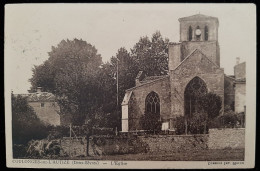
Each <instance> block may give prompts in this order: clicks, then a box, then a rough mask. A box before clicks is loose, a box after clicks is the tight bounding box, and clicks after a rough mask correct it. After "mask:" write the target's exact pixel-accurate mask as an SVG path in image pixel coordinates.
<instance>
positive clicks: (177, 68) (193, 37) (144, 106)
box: [122, 14, 245, 132]
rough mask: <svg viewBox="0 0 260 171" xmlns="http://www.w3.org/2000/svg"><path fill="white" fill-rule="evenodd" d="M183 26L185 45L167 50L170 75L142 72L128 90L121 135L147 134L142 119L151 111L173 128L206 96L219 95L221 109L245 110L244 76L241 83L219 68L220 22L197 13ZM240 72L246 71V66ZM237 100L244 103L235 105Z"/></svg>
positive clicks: (123, 110)
mask: <svg viewBox="0 0 260 171" xmlns="http://www.w3.org/2000/svg"><path fill="white" fill-rule="evenodd" d="M179 22H180V42H178V43H170V44H169V46H168V48H169V49H168V55H169V63H168V68H169V72H168V74H167V75H163V76H150V77H146V76H145V74H144V73H143V72H142V71H140V72H139V73H138V75H137V77H136V80H135V81H136V86H135V87H133V88H130V89H128V90H126V93H125V97H124V99H123V102H122V132H128V131H134V130H142V126H141V124H140V118H141V116H142V115H144V113H146V112H151V113H155V114H159V115H160V119H161V121H162V122H163V123H165V124H167V125H168V126H167V129H170V130H171V129H173V128H174V118H176V117H177V116H184V115H188V114H190V113H192V112H194V110H196V103H198V102H197V101H196V98H198V97H199V96H200V95H203V94H205V93H210V92H211V93H214V94H217V95H218V96H219V97H220V98H221V100H222V108H224V106H225V105H229V106H236V108H239V110H240V111H241V106H243V107H244V106H245V74H244V75H243V77H244V78H239V80H236V77H235V76H227V75H225V74H224V69H223V68H221V67H220V48H219V43H218V27H219V21H218V18H216V17H211V16H205V15H202V14H197V15H193V16H190V17H184V18H180V19H179ZM236 68H239V67H235V69H236ZM241 70H242V71H241ZM239 71H241V72H242V73H245V65H243V66H241V67H240V69H239ZM241 72H238V73H241ZM238 83H239V86H240V85H242V86H243V85H244V87H243V88H242V89H243V90H242V92H243V93H242V94H243V95H240V96H239V97H237V96H236V95H235V93H236V88H235V87H236V84H238ZM239 90H241V88H239ZM240 92H241V91H240ZM236 98H239V103H240V104H236V102H235V101H236ZM243 98H244V100H243Z"/></svg>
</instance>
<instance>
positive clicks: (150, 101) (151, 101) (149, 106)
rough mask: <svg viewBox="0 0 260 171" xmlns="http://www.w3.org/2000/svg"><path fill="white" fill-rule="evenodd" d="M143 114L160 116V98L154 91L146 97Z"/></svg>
mask: <svg viewBox="0 0 260 171" xmlns="http://www.w3.org/2000/svg"><path fill="white" fill-rule="evenodd" d="M145 112H146V113H152V114H156V115H160V98H159V96H158V94H157V93H155V92H154V91H152V92H151V93H149V94H148V95H147V96H146V99H145Z"/></svg>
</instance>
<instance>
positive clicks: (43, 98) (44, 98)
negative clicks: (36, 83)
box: [14, 92, 56, 102]
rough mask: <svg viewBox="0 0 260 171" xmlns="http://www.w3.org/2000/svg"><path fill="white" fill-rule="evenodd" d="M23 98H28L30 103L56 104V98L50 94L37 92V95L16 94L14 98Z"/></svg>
mask: <svg viewBox="0 0 260 171" xmlns="http://www.w3.org/2000/svg"><path fill="white" fill-rule="evenodd" d="M18 95H20V96H22V97H26V98H27V100H28V102H54V101H55V99H56V98H55V96H54V94H52V93H49V92H40V93H39V92H36V93H28V94H14V96H18Z"/></svg>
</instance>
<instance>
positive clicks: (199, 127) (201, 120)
mask: <svg viewBox="0 0 260 171" xmlns="http://www.w3.org/2000/svg"><path fill="white" fill-rule="evenodd" d="M188 132H189V133H191V134H204V133H208V125H207V118H206V114H205V113H194V114H193V116H192V117H191V118H189V119H188Z"/></svg>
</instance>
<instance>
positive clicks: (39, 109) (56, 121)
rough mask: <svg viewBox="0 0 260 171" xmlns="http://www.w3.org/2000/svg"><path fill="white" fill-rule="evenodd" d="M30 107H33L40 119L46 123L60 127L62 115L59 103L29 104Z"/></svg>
mask: <svg viewBox="0 0 260 171" xmlns="http://www.w3.org/2000/svg"><path fill="white" fill-rule="evenodd" d="M42 103H43V104H42ZM41 104H42V105H41ZM29 105H30V106H32V107H33V109H34V111H35V113H36V114H37V116H38V117H39V119H40V120H41V121H43V122H44V123H47V124H50V125H55V126H56V125H60V115H59V114H58V112H59V110H60V108H59V105H58V103H57V102H29Z"/></svg>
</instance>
